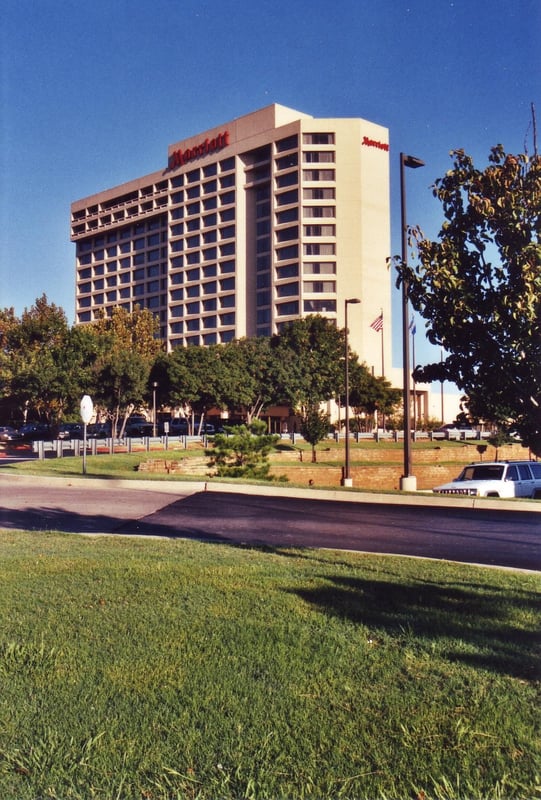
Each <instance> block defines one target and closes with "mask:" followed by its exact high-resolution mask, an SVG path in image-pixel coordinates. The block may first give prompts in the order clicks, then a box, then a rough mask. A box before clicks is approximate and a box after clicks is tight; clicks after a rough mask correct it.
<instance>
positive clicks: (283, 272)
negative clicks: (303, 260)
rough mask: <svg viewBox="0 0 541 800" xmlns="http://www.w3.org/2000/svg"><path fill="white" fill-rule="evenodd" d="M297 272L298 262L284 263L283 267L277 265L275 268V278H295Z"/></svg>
mask: <svg viewBox="0 0 541 800" xmlns="http://www.w3.org/2000/svg"><path fill="white" fill-rule="evenodd" d="M298 274H299V265H298V264H286V265H285V266H283V267H277V269H276V279H277V280H281V279H282V278H296V277H297V275H298Z"/></svg>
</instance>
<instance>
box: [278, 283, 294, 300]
mask: <svg viewBox="0 0 541 800" xmlns="http://www.w3.org/2000/svg"><path fill="white" fill-rule="evenodd" d="M298 293H299V284H298V282H297V281H294V282H293V283H285V284H283V285H282V286H277V287H276V297H291V296H292V295H296V294H298Z"/></svg>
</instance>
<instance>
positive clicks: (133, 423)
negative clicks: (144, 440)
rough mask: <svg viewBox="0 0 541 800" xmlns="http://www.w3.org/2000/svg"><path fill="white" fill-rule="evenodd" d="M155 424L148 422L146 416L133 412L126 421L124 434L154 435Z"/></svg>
mask: <svg viewBox="0 0 541 800" xmlns="http://www.w3.org/2000/svg"><path fill="white" fill-rule="evenodd" d="M153 431H154V425H153V424H152V422H148V420H147V419H146V417H143V416H142V415H139V414H132V416H131V417H129V418H128V420H127V422H126V427H125V428H124V434H125V435H126V436H152V433H153Z"/></svg>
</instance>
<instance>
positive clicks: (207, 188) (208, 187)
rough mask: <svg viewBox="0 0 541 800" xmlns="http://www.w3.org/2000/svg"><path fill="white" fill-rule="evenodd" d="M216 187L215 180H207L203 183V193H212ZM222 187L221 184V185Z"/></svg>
mask: <svg viewBox="0 0 541 800" xmlns="http://www.w3.org/2000/svg"><path fill="white" fill-rule="evenodd" d="M217 188H218V184H217V182H216V181H207V182H206V183H204V184H203V194H212V193H213V192H215V191H216V189H217ZM222 188H223V186H222Z"/></svg>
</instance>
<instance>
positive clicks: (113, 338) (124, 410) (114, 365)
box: [89, 308, 162, 433]
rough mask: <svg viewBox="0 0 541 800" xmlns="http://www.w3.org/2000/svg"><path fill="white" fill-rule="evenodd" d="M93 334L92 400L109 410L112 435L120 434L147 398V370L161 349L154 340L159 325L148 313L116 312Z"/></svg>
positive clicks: (98, 324) (96, 327) (99, 324)
mask: <svg viewBox="0 0 541 800" xmlns="http://www.w3.org/2000/svg"><path fill="white" fill-rule="evenodd" d="M89 329H90V330H93V332H94V335H95V336H96V337H97V340H98V343H99V347H98V349H99V353H98V355H97V357H96V360H95V363H94V368H93V371H94V385H95V399H96V400H97V401H98V403H100V404H102V405H103V406H104V407H105V408H106V409H108V410H109V414H110V416H111V419H112V423H113V431H116V430H118V429H119V421H120V419H121V418H122V420H123V421H122V426H121V428H122V429H121V433H122V431H123V428H124V426H125V423H126V419H127V417H128V414H129V413H130V411H132V410H133V409H134V408H135V407H136V406H137V405H140V404H141V403H142V402H143V401H144V399H145V398H146V397H147V396H148V383H149V376H150V370H151V368H152V365H153V363H154V360H155V358H156V356H157V354H158V353H159V351H160V350H161V348H162V345H161V343H160V341H159V340H158V339H157V338H156V335H157V331H158V321H157V320H156V318H155V317H154V315H153V314H152V313H151V312H150V311H149V310H148V309H139V308H137V309H135V310H134V311H133V312H131V313H129V312H127V311H126V310H125V309H122V308H115V309H114V310H113V313H112V315H111V317H103V318H102V319H100V320H98V321H97V322H96V323H94V325H93V326H92V327H90V326H89Z"/></svg>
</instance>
